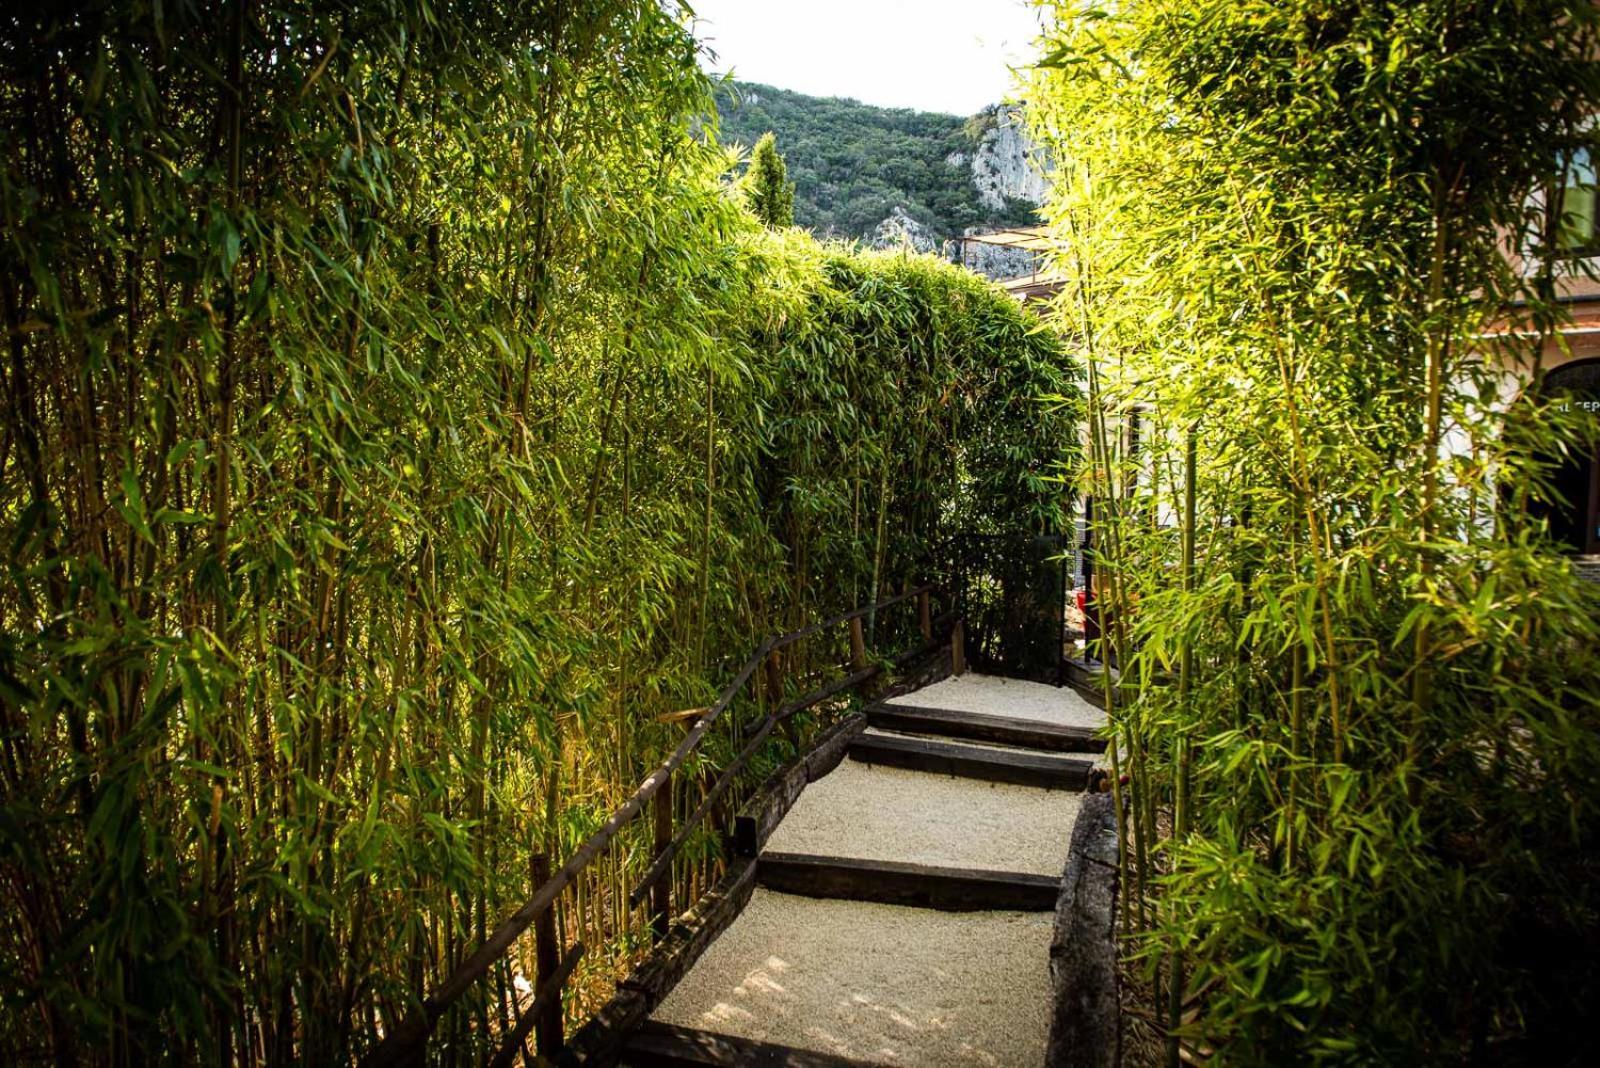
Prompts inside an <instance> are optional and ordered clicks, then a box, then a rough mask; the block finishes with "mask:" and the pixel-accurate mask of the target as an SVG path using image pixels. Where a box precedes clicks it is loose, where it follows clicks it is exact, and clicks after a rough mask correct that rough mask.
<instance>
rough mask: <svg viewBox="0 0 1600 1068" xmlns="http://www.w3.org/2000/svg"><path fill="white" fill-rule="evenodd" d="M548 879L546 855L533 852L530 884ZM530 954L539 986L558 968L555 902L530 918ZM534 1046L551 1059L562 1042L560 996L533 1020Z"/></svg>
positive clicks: (563, 1039) (548, 865)
mask: <svg viewBox="0 0 1600 1068" xmlns="http://www.w3.org/2000/svg"><path fill="white" fill-rule="evenodd" d="M549 879H550V855H549V854H548V853H544V852H539V853H535V854H534V855H533V885H534V887H535V888H538V887H541V886H543V885H544V884H545V883H546V882H548V881H549ZM533 955H534V964H535V966H536V971H537V976H538V982H537V986H539V987H543V986H544V984H545V983H546V982H548V981H549V980H550V979H551V977H552V976H554V975H555V974H556V972H557V971H558V970H560V968H561V946H560V944H559V943H558V942H557V940H556V904H555V902H554V901H551V902H550V904H549V905H548V906H546V908H545V910H544V911H543V912H541V913H539V915H538V916H536V917H535V918H534V921H533ZM534 1036H535V1037H534V1048H535V1049H537V1050H538V1052H539V1056H541V1057H548V1058H551V1059H552V1060H553V1059H554V1058H555V1057H556V1055H557V1054H559V1053H560V1052H561V1047H562V1046H564V1045H565V1044H566V1036H565V1034H563V1032H562V1020H561V998H560V997H554V998H551V999H550V1003H549V1004H548V1005H546V1006H545V1007H544V1011H542V1012H541V1013H540V1014H539V1018H538V1019H537V1020H536V1021H535V1022H534Z"/></svg>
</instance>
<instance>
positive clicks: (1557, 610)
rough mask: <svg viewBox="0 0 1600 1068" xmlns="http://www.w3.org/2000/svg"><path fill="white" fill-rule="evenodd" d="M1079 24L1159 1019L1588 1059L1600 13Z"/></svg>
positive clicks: (1084, 133)
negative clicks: (1571, 305)
mask: <svg viewBox="0 0 1600 1068" xmlns="http://www.w3.org/2000/svg"><path fill="white" fill-rule="evenodd" d="M1043 6H1044V7H1046V8H1047V9H1048V15H1049V22H1050V26H1051V28H1050V29H1049V31H1048V32H1047V34H1046V39H1045V41H1044V50H1043V55H1042V57H1041V60H1040V64H1039V66H1038V68H1037V69H1036V70H1035V71H1033V72H1032V74H1031V76H1030V79H1029V85H1028V89H1027V96H1028V101H1029V106H1030V108H1031V114H1032V116H1033V119H1034V121H1035V124H1036V126H1037V127H1038V129H1039V131H1040V134H1041V136H1043V137H1045V138H1046V139H1047V140H1048V141H1049V143H1050V145H1051V147H1052V150H1053V151H1054V153H1055V155H1056V159H1057V162H1058V165H1059V171H1058V174H1057V176H1056V186H1055V193H1054V199H1053V202H1052V204H1051V205H1050V207H1049V214H1050V217H1051V225H1052V229H1053V231H1054V233H1055V236H1056V237H1057V238H1058V240H1059V246H1060V252H1059V256H1058V257H1057V262H1056V267H1057V269H1058V270H1059V271H1060V273H1061V275H1062V276H1063V277H1064V278H1065V279H1066V289H1065V292H1064V293H1063V294H1062V297H1061V299H1060V303H1059V305H1058V307H1057V309H1056V312H1057V315H1058V316H1059V319H1060V322H1061V323H1062V326H1063V329H1064V330H1065V331H1067V332H1068V333H1069V334H1070V335H1071V337H1072V338H1073V344H1074V345H1075V346H1076V347H1077V348H1078V350H1079V351H1080V352H1081V353H1082V354H1083V355H1084V357H1085V359H1086V361H1087V363H1088V366H1089V383H1088V388H1089V394H1090V402H1089V405H1088V412H1089V415H1088V420H1089V433H1088V440H1089V442H1090V445H1091V447H1090V455H1089V456H1088V457H1087V458H1086V460H1085V462H1084V464H1083V467H1082V468H1081V479H1080V485H1081V487H1082V488H1083V490H1084V492H1085V494H1086V495H1087V496H1090V497H1092V499H1093V516H1094V520H1093V528H1094V530H1093V535H1094V539H1095V545H1096V551H1095V553H1094V557H1093V563H1094V565H1095V568H1096V572H1097V577H1096V582H1097V592H1098V594H1099V599H1100V603H1101V605H1102V606H1103V608H1104V609H1105V611H1106V619H1107V623H1108V630H1107V637H1106V639H1105V648H1104V652H1105V654H1106V656H1107V657H1108V658H1109V659H1111V660H1113V661H1114V662H1116V663H1117V664H1119V665H1120V666H1121V668H1122V669H1123V670H1122V673H1121V678H1120V683H1119V684H1117V685H1115V686H1111V685H1109V676H1108V677H1107V678H1108V688H1107V691H1106V696H1107V700H1108V710H1109V712H1110V718H1111V721H1112V730H1113V733H1114V735H1115V737H1116V738H1117V740H1118V743H1119V745H1118V747H1117V754H1118V758H1119V761H1120V768H1119V771H1120V772H1121V774H1122V778H1121V779H1120V780H1119V784H1118V785H1119V790H1118V793H1119V799H1120V800H1121V801H1122V802H1123V806H1122V811H1124V812H1125V818H1124V826H1123V828H1122V829H1123V831H1124V834H1123V842H1124V855H1123V859H1122V865H1123V875H1124V885H1125V886H1127V887H1128V889H1129V890H1130V892H1129V893H1127V894H1125V895H1124V896H1123V898H1122V915H1121V923H1122V930H1123V932H1124V934H1125V936H1126V941H1125V943H1124V945H1125V947H1126V950H1127V953H1128V956H1129V958H1130V962H1131V963H1133V964H1137V965H1138V968H1139V969H1142V972H1143V975H1144V976H1145V977H1146V978H1148V979H1150V980H1153V983H1154V986H1155V988H1156V989H1157V991H1158V997H1157V998H1155V999H1154V1000H1155V1002H1157V1004H1153V1005H1152V1004H1144V1005H1143V1006H1142V1008H1136V1009H1135V1012H1136V1013H1142V1014H1143V1018H1144V1019H1146V1020H1147V1021H1148V1022H1149V1023H1150V1024H1153V1025H1154V1031H1155V1033H1156V1034H1157V1035H1159V1036H1161V1037H1159V1039H1158V1042H1160V1043H1165V1044H1166V1050H1167V1052H1166V1061H1167V1063H1171V1064H1177V1063H1179V1061H1180V1060H1188V1061H1191V1062H1198V1061H1202V1060H1206V1059H1208V1058H1209V1059H1211V1060H1213V1061H1214V1062H1215V1063H1221V1064H1245V1065H1251V1064H1260V1065H1285V1064H1306V1063H1349V1064H1358V1063H1359V1064H1444V1063H1451V1064H1456V1063H1461V1064H1465V1063H1473V1064H1480V1063H1497V1064H1541V1065H1544V1064H1572V1063H1580V1062H1581V1061H1582V1060H1584V1059H1585V1053H1586V1051H1587V1047H1589V1046H1590V1045H1591V1044H1592V1042H1591V1038H1590V1035H1589V1029H1588V1024H1589V1022H1591V1021H1592V1009H1593V1006H1594V1004H1595V1003H1596V1002H1595V999H1596V998H1597V996H1600V986H1597V983H1596V974H1595V967H1596V961H1597V959H1600V957H1597V956H1596V953H1595V941H1594V937H1595V936H1594V932H1595V931H1596V930H1597V913H1596V909H1597V906H1600V896H1597V888H1600V881H1597V879H1596V876H1597V874H1600V873H1597V871H1596V867H1595V856H1596V846H1597V845H1600V842H1597V841H1596V838H1595V834H1596V828H1597V827H1600V822H1597V817H1600V811H1597V806H1600V733H1597V728H1600V611H1597V610H1600V602H1597V598H1596V596H1595V590H1594V587H1593V586H1592V585H1589V584H1586V583H1584V582H1582V581H1580V580H1579V579H1577V578H1576V577H1575V576H1574V574H1573V572H1572V570H1571V568H1570V567H1569V565H1568V563H1567V561H1566V560H1565V559H1564V557H1563V556H1562V555H1561V554H1560V553H1559V552H1558V551H1557V550H1556V548H1555V546H1554V545H1552V544H1551V542H1550V541H1549V539H1548V532H1547V529H1546V526H1545V524H1544V523H1543V522H1542V521H1540V519H1539V516H1540V515H1541V510H1540V507H1539V504H1540V501H1541V500H1542V499H1548V498H1550V497H1551V495H1552V494H1553V493H1554V492H1555V491H1554V488H1553V486H1552V485H1551V484H1550V482H1549V479H1548V475H1547V472H1548V470H1549V467H1550V461H1551V459H1552V458H1556V459H1559V458H1560V457H1562V456H1564V455H1569V454H1570V453H1571V452H1572V451H1573V450H1582V449H1584V448H1590V449H1592V447H1593V446H1592V444H1586V443H1592V442H1593V441H1594V440H1595V427H1594V424H1593V421H1592V417H1588V416H1585V414H1584V413H1583V412H1581V411H1578V410H1576V409H1577V407H1578V406H1565V405H1562V404H1559V403H1557V402H1556V400H1555V398H1550V397H1544V396H1543V395H1542V394H1541V391H1540V388H1539V383H1540V381H1541V376H1542V373H1543V372H1542V369H1541V357H1540V355H1539V354H1540V352H1541V351H1544V347H1545V345H1546V343H1547V342H1549V341H1550V339H1551V338H1552V337H1553V336H1554V333H1553V332H1554V331H1555V330H1556V328H1557V327H1558V326H1559V324H1560V323H1561V322H1562V320H1563V317H1564V316H1565V315H1566V311H1565V309H1564V308H1563V306H1561V305H1560V303H1559V302H1558V301H1557V300H1556V299H1555V298H1554V295H1553V294H1554V287H1553V285H1552V284H1551V283H1552V279H1553V278H1554V277H1555V276H1556V272H1558V271H1562V270H1567V271H1571V270H1573V269H1574V268H1573V266H1572V265H1571V264H1570V263H1564V262H1563V261H1560V260H1558V259H1556V256H1555V251H1554V242H1553V241H1551V240H1550V230H1549V229H1548V228H1549V226H1550V225H1551V223H1550V214H1549V213H1547V212H1546V211H1545V210H1544V204H1545V201H1544V194H1545V191H1546V189H1547V186H1548V183H1549V182H1550V181H1551V180H1552V177H1553V176H1554V175H1556V174H1558V173H1559V171H1560V169H1561V166H1562V162H1561V161H1562V160H1563V159H1566V158H1569V157H1570V154H1571V153H1572V152H1573V151H1574V150H1575V149H1576V148H1578V147H1580V146H1582V145H1584V144H1586V143H1588V142H1589V141H1590V140H1592V136H1593V134H1592V126H1591V125H1590V123H1591V117H1592V115H1593V114H1594V113H1595V112H1596V110H1597V109H1600V81H1597V73H1596V70H1595V63H1594V60H1593V57H1594V56H1595V54H1596V51H1595V48H1596V38H1595V32H1596V23H1595V12H1594V10H1593V8H1592V6H1591V5H1589V4H1587V3H1568V2H1559V0H1552V2H1538V0H1528V2H1514V3H1500V2H1482V3H1478V2H1466V3H1460V2H1444V0H1407V2H1383V3H1368V2H1323V0H1293V2H1277V0H1274V2H1271V3H1268V2H1253V0H1244V2H1235V0H1200V2H1195V0H1182V2H1169V0H1135V2H1130V3H1115V4H1094V3H1091V4H1087V5H1078V4H1070V3H1047V4H1044V5H1043ZM1510 366H1515V367H1518V368H1520V369H1521V371H1522V377H1521V378H1520V379H1518V380H1517V381H1516V384H1515V385H1514V386H1511V387H1508V384H1507V382H1508V380H1507V378H1506V377H1505V375H1504V374H1503V373H1502V372H1501V371H1500V370H1499V369H1500V368H1503V367H1510ZM1158 1048H1159V1047H1158Z"/></svg>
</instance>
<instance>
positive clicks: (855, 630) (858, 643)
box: [850, 616, 867, 671]
mask: <svg viewBox="0 0 1600 1068" xmlns="http://www.w3.org/2000/svg"><path fill="white" fill-rule="evenodd" d="M850 663H851V664H852V665H853V666H854V667H855V669H856V670H857V671H860V670H861V669H862V668H864V667H866V666H867V641H866V639H865V638H863V637H862V636H861V617H860V616H856V617H855V618H854V619H852V620H851V621H850Z"/></svg>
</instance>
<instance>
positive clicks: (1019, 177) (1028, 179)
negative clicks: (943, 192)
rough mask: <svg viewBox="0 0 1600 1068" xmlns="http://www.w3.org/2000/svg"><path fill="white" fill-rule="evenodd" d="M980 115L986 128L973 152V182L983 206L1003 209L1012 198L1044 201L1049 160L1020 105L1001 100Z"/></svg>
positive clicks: (979, 119) (980, 120) (981, 125)
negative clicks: (1033, 134)
mask: <svg viewBox="0 0 1600 1068" xmlns="http://www.w3.org/2000/svg"><path fill="white" fill-rule="evenodd" d="M977 119H978V123H979V126H980V128H981V129H982V131H983V132H982V133H981V134H980V136H979V138H978V144H977V148H976V150H975V151H974V152H973V153H972V156H971V166H972V184H973V186H974V187H975V188H976V189H977V190H978V199H979V200H980V201H981V202H982V203H983V206H984V207H986V208H988V209H990V210H991V211H1000V210H1002V209H1004V208H1005V207H1006V202H1007V201H1008V200H1025V201H1027V202H1028V203H1030V204H1042V203H1044V198H1045V193H1046V191H1047V188H1048V187H1047V185H1046V183H1045V178H1044V172H1045V170H1046V168H1047V167H1048V163H1049V161H1048V160H1047V159H1046V158H1045V156H1044V153H1043V151H1042V150H1041V149H1040V148H1039V147H1038V146H1037V145H1035V144H1034V143H1033V140H1032V138H1030V137H1029V136H1028V131H1027V128H1026V125H1025V122H1024V120H1023V116H1022V113H1021V111H1020V109H1018V108H1015V107H1010V106H1006V105H1003V104H997V105H995V106H994V107H992V108H988V109H987V110H985V111H983V112H981V113H980V114H979V115H978V116H977Z"/></svg>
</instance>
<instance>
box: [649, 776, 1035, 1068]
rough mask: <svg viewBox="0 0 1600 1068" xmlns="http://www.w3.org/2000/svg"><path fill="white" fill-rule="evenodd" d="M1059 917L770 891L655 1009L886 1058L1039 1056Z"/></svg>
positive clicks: (1003, 1062) (761, 893)
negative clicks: (1054, 923) (915, 906)
mask: <svg viewBox="0 0 1600 1068" xmlns="http://www.w3.org/2000/svg"><path fill="white" fill-rule="evenodd" d="M812 788H813V789H814V788H815V787H812ZM1051 922H1052V914H1051V913H1048V912H961V913H956V912H936V911H933V910H931V909H913V908H903V907H901V906H897V905H874V904H867V903H863V902H856V901H833V900H817V899H813V898H806V897H796V896H792V895H789V894H777V893H773V892H771V891H767V890H757V891H756V892H755V895H754V896H753V897H752V898H751V900H750V904H749V905H747V906H746V907H745V910H744V911H743V912H742V913H740V915H739V918H738V919H737V920H735V921H734V923H733V926H732V927H730V928H729V929H728V930H727V931H726V932H724V933H723V935H722V937H720V938H718V939H717V940H716V941H715V942H713V943H712V944H711V946H710V948H709V949H707V950H706V953H705V955H704V956H703V957H701V958H700V960H699V962H697V963H696V964H695V966H694V968H693V969H692V970H691V971H690V972H689V974H688V975H687V976H686V977H685V978H684V979H683V981H682V982H681V983H679V984H678V986H677V987H676V988H675V989H674V990H673V991H672V993H671V994H669V995H668V997H667V999H666V1001H664V1002H663V1003H662V1005H661V1007H660V1008H659V1009H657V1010H656V1012H655V1018H656V1019H657V1020H662V1021H665V1022H666V1023H671V1024H677V1025H679V1026H681V1027H697V1028H701V1029H703V1030H707V1031H716V1032H720V1033H722V1034H731V1035H739V1036H742V1037H745V1038H752V1039H758V1040H761V1041H766V1042H776V1043H780V1044H783V1045H788V1046H797V1047H800V1048H802V1049H814V1050H822V1051H825V1052H829V1053H834V1054H838V1055H841V1056H847V1057H855V1058H859V1059H862V1060H868V1061H874V1062H877V1063H880V1064H890V1065H922V1066H929V1068H936V1066H944V1065H982V1066H986V1068H1002V1066H1003V1068H1013V1066H1023V1065H1037V1064H1040V1063H1042V1062H1043V1058H1044V1048H1045V1039H1046V1035H1047V1032H1048V1029H1049V1013H1050V999H1051V994H1050V976H1049V948H1050V932H1051Z"/></svg>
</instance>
